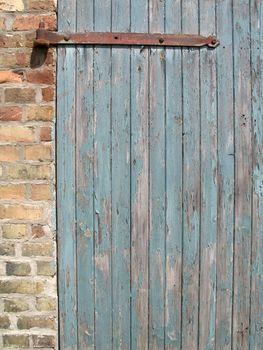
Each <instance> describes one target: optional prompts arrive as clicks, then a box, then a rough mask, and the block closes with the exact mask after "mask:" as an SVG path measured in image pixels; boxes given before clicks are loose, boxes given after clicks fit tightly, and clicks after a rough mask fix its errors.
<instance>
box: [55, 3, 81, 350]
mask: <svg viewBox="0 0 263 350" xmlns="http://www.w3.org/2000/svg"><path fill="white" fill-rule="evenodd" d="M75 6H76V4H75V2H74V1H71V0H66V1H63V3H60V4H59V7H58V11H59V15H58V27H59V29H61V30H73V31H74V30H76V16H75ZM71 9H72V10H73V11H72V10H71ZM75 70H76V49H75V48H74V47H71V48H70V47H67V46H65V47H63V48H59V49H58V70H57V74H58V83H57V138H58V140H59V142H58V145H57V178H58V188H57V203H58V205H57V225H58V254H59V271H58V272H59V312H60V317H59V321H60V322H59V325H60V332H59V334H60V347H61V348H62V349H67V350H73V349H74V350H75V349H77V337H78V334H77V333H78V331H77V281H76V279H77V278H76V269H77V267H76V227H75V226H76V224H75V222H76V217H75V190H76V188H75V181H76V173H75V144H76V140H75V124H76V123H75V108H76V107H75V102H76V101H75V87H76V74H75Z"/></svg>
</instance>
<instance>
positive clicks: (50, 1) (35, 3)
mask: <svg viewBox="0 0 263 350" xmlns="http://www.w3.org/2000/svg"><path fill="white" fill-rule="evenodd" d="M27 4H28V7H27V8H28V10H45V11H54V10H55V9H56V7H55V1H54V0H28V2H27Z"/></svg>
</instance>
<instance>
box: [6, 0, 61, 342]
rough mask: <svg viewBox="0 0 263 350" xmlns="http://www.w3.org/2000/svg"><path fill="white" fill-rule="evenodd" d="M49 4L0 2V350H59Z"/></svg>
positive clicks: (48, 0)
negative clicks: (44, 36)
mask: <svg viewBox="0 0 263 350" xmlns="http://www.w3.org/2000/svg"><path fill="white" fill-rule="evenodd" d="M40 20H43V21H44V22H45V23H46V28H49V29H51V30H54V29H56V16H55V3H54V1H53V0H1V1H0V51H1V52H0V162H1V164H0V235H1V238H0V348H1V349H8V348H18V349H35V348H38V349H39V348H42V349H54V348H57V346H56V342H57V336H56V334H57V317H56V315H57V311H56V309H57V307H56V304H57V302H56V294H57V293H56V257H55V254H56V247H55V236H54V228H55V221H54V218H55V202H54V185H55V184H54V164H53V160H54V143H53V141H54V107H55V103H54V95H55V88H54V81H55V51H54V49H49V50H48V52H46V50H45V49H34V50H33V48H32V45H33V39H34V35H35V29H36V28H37V27H38V25H39V22H40Z"/></svg>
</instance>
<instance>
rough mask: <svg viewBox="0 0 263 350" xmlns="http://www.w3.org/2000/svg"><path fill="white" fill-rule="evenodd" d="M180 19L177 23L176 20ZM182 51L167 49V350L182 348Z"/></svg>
mask: <svg viewBox="0 0 263 350" xmlns="http://www.w3.org/2000/svg"><path fill="white" fill-rule="evenodd" d="M180 15H181V1H179V0H176V1H174V0H168V1H167V2H166V7H165V21H166V22H165V29H166V32H167V33H180V32H181V21H180V20H179V19H180ZM175 18H178V20H175ZM181 60H182V50H181V49H180V48H179V49H178V48H176V49H171V48H170V49H166V201H167V203H166V285H165V289H166V295H165V349H180V348H181V307H182V305H181V299H182V294H181V292H182V290H181V288H182V285H181V274H182V154H183V153H182V131H183V130H182V125H183V122H182V119H183V116H182V69H181V66H182V65H181Z"/></svg>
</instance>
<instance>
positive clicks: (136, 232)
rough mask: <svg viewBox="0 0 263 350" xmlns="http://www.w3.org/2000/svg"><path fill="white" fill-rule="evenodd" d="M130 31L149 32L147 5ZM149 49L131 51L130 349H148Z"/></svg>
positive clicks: (135, 7)
mask: <svg viewBox="0 0 263 350" xmlns="http://www.w3.org/2000/svg"><path fill="white" fill-rule="evenodd" d="M131 31H132V32H136V31H137V32H147V31H148V2H147V1H144V0H132V2H131ZM148 60H149V49H148V48H135V47H134V48H132V49H131V298H132V299H131V349H133V350H135V349H136V350H137V349H138V350H147V349H148V240H149V225H148V222H149V206H148V198H149V179H148V175H149V149H148V145H149V140H148V110H149V99H148V95H149V89H148V82H149V80H148V79H149V74H148V69H149V65H148Z"/></svg>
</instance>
